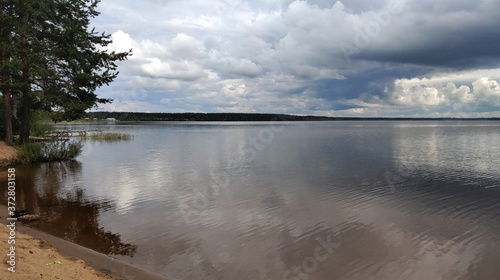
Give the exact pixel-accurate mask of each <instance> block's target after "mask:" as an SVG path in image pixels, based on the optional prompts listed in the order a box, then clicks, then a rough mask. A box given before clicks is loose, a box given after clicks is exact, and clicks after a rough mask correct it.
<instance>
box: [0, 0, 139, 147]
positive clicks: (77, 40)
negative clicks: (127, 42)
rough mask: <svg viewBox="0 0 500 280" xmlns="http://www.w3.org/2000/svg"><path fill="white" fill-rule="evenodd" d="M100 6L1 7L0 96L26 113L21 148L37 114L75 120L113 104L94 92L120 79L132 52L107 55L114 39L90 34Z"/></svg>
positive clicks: (21, 1)
mask: <svg viewBox="0 0 500 280" xmlns="http://www.w3.org/2000/svg"><path fill="white" fill-rule="evenodd" d="M99 2H100V1H99V0H91V1H89V0H71V1H45V0H43V1H42V0H1V1H0V60H1V63H0V92H1V93H2V94H8V96H9V97H10V96H12V97H14V96H16V97H18V100H19V101H20V103H19V107H20V108H23V110H20V111H19V112H21V113H22V117H21V121H22V125H21V132H20V135H21V137H20V141H21V142H27V141H28V138H29V134H30V125H31V124H30V122H31V119H30V112H31V111H33V110H43V111H46V112H48V113H50V117H51V118H52V119H53V120H54V121H62V120H74V119H78V118H81V117H83V116H84V114H85V111H86V110H88V109H90V108H92V107H94V106H97V105H98V104H102V103H109V102H111V100H110V99H106V98H99V97H98V96H97V95H96V94H95V91H96V90H97V89H98V88H99V87H102V86H104V85H108V84H109V83H111V82H112V81H113V80H114V79H115V78H116V77H117V75H118V70H117V68H118V66H117V64H116V62H118V61H123V60H126V59H127V57H128V56H129V55H131V50H130V51H128V52H114V51H110V50H108V48H107V46H109V45H110V44H111V43H112V40H111V36H110V35H109V34H105V33H99V32H96V31H95V30H94V29H92V28H91V26H90V22H91V20H92V19H93V18H95V17H97V16H98V15H99V12H98V11H97V5H98V3H99ZM9 100H10V99H9ZM6 111H7V110H6ZM5 114H9V113H8V112H5ZM9 116H10V114H9ZM4 119H5V120H10V119H11V118H10V117H5V118H4ZM9 123H10V121H9Z"/></svg>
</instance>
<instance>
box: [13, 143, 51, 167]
mask: <svg viewBox="0 0 500 280" xmlns="http://www.w3.org/2000/svg"><path fill="white" fill-rule="evenodd" d="M16 149H17V160H18V161H19V163H22V164H26V163H30V162H43V161H44V160H43V152H42V145H41V144H38V143H32V144H23V145H20V146H16Z"/></svg>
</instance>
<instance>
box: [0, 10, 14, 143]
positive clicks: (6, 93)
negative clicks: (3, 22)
mask: <svg viewBox="0 0 500 280" xmlns="http://www.w3.org/2000/svg"><path fill="white" fill-rule="evenodd" d="M0 9H1V10H0V14H2V16H3V15H4V14H3V13H4V12H5V11H4V10H3V0H0ZM9 32H10V31H9V30H8V28H6V27H5V26H4V28H2V33H1V36H2V40H5V44H8V42H9ZM7 47H8V46H7V45H4V46H2V54H1V55H2V65H3V66H5V65H6V63H7V59H8V54H7V50H6V49H7ZM9 82H10V77H9V74H8V73H6V72H5V70H4V69H2V76H1V77H0V84H2V86H3V89H2V95H3V113H4V121H5V143H6V144H7V145H9V146H12V144H13V139H12V105H11V97H12V95H11V92H10V89H9V88H8V84H10V83H9Z"/></svg>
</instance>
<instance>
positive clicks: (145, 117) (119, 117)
mask: <svg viewBox="0 0 500 280" xmlns="http://www.w3.org/2000/svg"><path fill="white" fill-rule="evenodd" d="M397 120H417V121H418V120H452V121H453V120H500V117H492V118H460V117H456V118H454V117H441V118H401V117H398V118H396V117H326V116H311V115H309V116H299V115H287V114H262V113H141V112H88V113H87V116H86V118H84V119H80V120H78V121H80V122H81V121H107V122H110V121H111V122H112V121H208V122H210V121H219V122H224V121H237V122H246V121H397Z"/></svg>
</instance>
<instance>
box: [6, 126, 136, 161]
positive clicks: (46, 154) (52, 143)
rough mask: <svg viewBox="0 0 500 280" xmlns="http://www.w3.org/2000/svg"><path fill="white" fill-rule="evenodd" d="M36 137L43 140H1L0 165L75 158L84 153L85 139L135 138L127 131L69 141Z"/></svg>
mask: <svg viewBox="0 0 500 280" xmlns="http://www.w3.org/2000/svg"><path fill="white" fill-rule="evenodd" d="M49 133H50V132H49ZM34 138H35V139H36V140H37V141H41V142H36V143H28V144H22V145H15V146H8V145H7V144H5V142H4V141H0V166H10V165H17V164H21V165H22V164H29V163H37V162H57V161H67V160H74V159H75V158H76V157H78V156H79V155H80V154H81V153H82V151H83V142H84V141H93V142H108V143H111V142H119V141H129V140H132V139H134V136H133V135H131V134H127V133H117V132H98V133H93V134H85V135H80V136H77V137H73V138H75V140H71V141H68V140H69V138H67V139H63V140H57V139H56V140H54V139H53V138H50V137H34Z"/></svg>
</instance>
